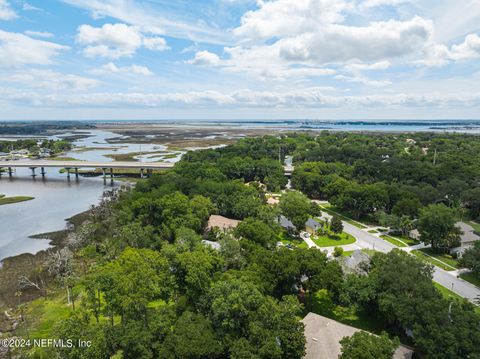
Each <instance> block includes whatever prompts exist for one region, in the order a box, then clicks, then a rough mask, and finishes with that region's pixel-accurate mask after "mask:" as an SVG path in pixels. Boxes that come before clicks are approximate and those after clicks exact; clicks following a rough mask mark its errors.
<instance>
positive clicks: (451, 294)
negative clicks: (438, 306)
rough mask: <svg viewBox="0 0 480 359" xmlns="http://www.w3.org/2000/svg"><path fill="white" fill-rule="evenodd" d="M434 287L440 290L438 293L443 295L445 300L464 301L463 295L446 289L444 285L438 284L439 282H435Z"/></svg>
mask: <svg viewBox="0 0 480 359" xmlns="http://www.w3.org/2000/svg"><path fill="white" fill-rule="evenodd" d="M433 285H434V286H435V288H437V289H438V291H439V292H440V293H441V294H442V295H443V297H444V298H445V299H448V300H451V299H455V300H457V299H458V300H462V301H463V299H464V298H463V297H462V296H461V295H458V294H457V293H455V292H452V291H451V290H450V289H448V288H445V287H444V286H443V285H441V284H438V283H437V282H433Z"/></svg>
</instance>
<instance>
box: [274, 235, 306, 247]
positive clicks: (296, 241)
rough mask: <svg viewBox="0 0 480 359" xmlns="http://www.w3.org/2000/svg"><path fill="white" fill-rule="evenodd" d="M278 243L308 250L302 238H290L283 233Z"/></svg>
mask: <svg viewBox="0 0 480 359" xmlns="http://www.w3.org/2000/svg"><path fill="white" fill-rule="evenodd" d="M278 241H279V242H282V243H283V244H284V245H287V244H291V245H292V246H295V247H297V248H301V249H307V248H308V246H307V243H305V241H303V240H301V239H300V238H296V237H292V236H289V235H287V234H285V233H282V234H281V235H279V236H278Z"/></svg>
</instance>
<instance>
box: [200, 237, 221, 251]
mask: <svg viewBox="0 0 480 359" xmlns="http://www.w3.org/2000/svg"><path fill="white" fill-rule="evenodd" d="M202 243H203V244H204V245H206V246H208V247H211V248H213V249H215V250H217V251H219V250H220V249H221V248H222V245H221V244H220V243H218V242H214V241H208V240H206V239H204V240H202Z"/></svg>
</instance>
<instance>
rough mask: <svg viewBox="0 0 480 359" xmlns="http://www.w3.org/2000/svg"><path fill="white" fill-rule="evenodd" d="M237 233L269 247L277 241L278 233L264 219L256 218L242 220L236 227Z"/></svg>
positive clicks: (241, 236)
mask: <svg viewBox="0 0 480 359" xmlns="http://www.w3.org/2000/svg"><path fill="white" fill-rule="evenodd" d="M235 235H236V236H238V237H239V238H245V239H248V240H250V241H252V242H255V243H258V244H260V245H261V246H264V247H269V246H272V245H275V243H276V235H275V232H274V231H273V230H272V228H271V227H270V226H268V225H267V224H265V223H264V222H263V221H260V220H257V219H254V218H247V219H245V220H244V221H243V222H241V223H240V224H239V225H238V226H237V228H236V229H235Z"/></svg>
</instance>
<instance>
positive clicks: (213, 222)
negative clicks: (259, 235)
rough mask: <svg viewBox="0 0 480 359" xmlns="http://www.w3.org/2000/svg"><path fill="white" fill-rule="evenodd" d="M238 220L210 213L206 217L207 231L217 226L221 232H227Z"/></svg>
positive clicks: (235, 225)
mask: <svg viewBox="0 0 480 359" xmlns="http://www.w3.org/2000/svg"><path fill="white" fill-rule="evenodd" d="M240 222H241V221H237V220H236V219H230V218H227V217H223V216H219V215H216V214H212V215H211V216H210V218H209V219H208V224H207V231H210V230H212V229H214V228H218V229H220V230H221V231H223V232H228V231H230V230H232V229H234V228H235V227H237V226H238V224H239V223H240Z"/></svg>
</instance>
